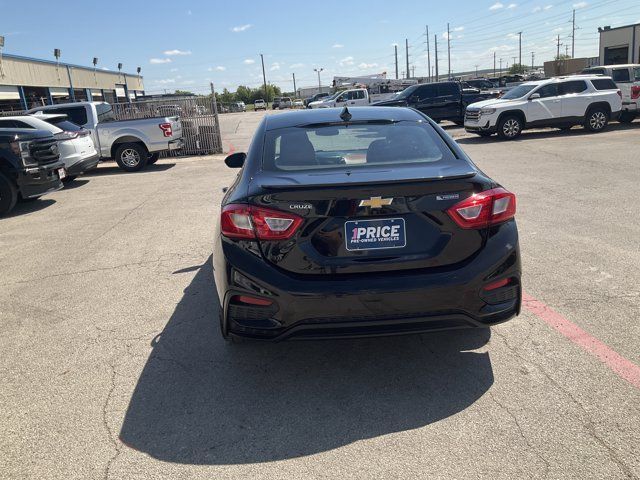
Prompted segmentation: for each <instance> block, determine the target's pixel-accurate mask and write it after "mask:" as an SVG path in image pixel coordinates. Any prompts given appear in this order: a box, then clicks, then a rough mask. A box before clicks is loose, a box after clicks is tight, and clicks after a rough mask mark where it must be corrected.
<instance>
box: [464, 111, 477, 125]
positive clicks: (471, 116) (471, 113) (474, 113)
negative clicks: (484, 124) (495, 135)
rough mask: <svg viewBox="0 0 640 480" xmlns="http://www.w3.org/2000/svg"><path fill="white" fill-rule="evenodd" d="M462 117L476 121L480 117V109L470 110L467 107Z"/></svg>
mask: <svg viewBox="0 0 640 480" xmlns="http://www.w3.org/2000/svg"><path fill="white" fill-rule="evenodd" d="M464 119H465V120H471V121H472V122H477V121H478V120H479V119H480V110H470V109H468V108H467V111H466V112H465V114H464Z"/></svg>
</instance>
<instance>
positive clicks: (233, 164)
mask: <svg viewBox="0 0 640 480" xmlns="http://www.w3.org/2000/svg"><path fill="white" fill-rule="evenodd" d="M246 158H247V154H246V153H244V152H236V153H232V154H231V155H229V156H228V157H227V158H225V159H224V163H225V164H226V165H227V167H229V168H242V166H243V165H244V161H245V159H246Z"/></svg>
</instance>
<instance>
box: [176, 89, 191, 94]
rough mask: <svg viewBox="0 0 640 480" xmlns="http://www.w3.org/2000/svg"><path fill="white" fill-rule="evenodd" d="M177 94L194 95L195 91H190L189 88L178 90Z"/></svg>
mask: <svg viewBox="0 0 640 480" xmlns="http://www.w3.org/2000/svg"><path fill="white" fill-rule="evenodd" d="M175 94H176V95H193V92H190V91H189V90H176V91H175Z"/></svg>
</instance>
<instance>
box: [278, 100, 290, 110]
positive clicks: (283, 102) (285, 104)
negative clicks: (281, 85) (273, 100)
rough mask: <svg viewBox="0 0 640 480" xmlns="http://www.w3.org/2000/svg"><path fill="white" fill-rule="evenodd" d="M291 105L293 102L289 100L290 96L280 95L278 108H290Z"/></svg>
mask: <svg viewBox="0 0 640 480" xmlns="http://www.w3.org/2000/svg"><path fill="white" fill-rule="evenodd" d="M292 106H293V103H292V102H291V97H282V98H281V99H280V105H279V106H278V108H280V109H283V108H291V107H292Z"/></svg>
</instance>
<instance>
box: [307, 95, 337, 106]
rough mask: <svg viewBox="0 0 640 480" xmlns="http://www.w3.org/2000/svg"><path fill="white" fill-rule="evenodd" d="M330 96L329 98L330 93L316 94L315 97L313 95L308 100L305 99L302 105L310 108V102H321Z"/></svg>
mask: <svg viewBox="0 0 640 480" xmlns="http://www.w3.org/2000/svg"><path fill="white" fill-rule="evenodd" d="M330 96H331V94H330V93H326V92H322V93H316V94H315V95H313V96H311V97H309V98H305V99H304V101H303V103H304V106H305V107H307V108H311V107H309V104H310V103H311V102H317V101H318V100H322V99H323V98H327V97H330Z"/></svg>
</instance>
